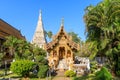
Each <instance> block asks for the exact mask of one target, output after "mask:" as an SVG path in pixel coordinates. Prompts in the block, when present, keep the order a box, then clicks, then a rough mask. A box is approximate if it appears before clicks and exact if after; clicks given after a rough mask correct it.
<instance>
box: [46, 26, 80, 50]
mask: <svg viewBox="0 0 120 80" xmlns="http://www.w3.org/2000/svg"><path fill="white" fill-rule="evenodd" d="M65 44H66V45H68V46H69V47H70V48H71V49H72V50H78V49H79V45H78V44H77V43H75V42H73V41H72V37H71V36H70V35H68V34H67V33H66V32H65V30H64V26H63V25H61V27H60V30H59V32H58V33H57V34H56V35H54V36H53V38H52V41H51V42H49V43H47V44H46V46H45V49H46V50H47V51H48V52H49V51H50V50H52V49H53V48H54V47H56V46H57V45H65Z"/></svg>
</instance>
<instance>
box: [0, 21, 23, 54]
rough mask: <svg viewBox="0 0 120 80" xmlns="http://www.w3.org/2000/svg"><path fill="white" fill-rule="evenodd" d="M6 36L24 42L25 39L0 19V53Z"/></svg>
mask: <svg viewBox="0 0 120 80" xmlns="http://www.w3.org/2000/svg"><path fill="white" fill-rule="evenodd" d="M7 36H15V37H17V38H19V39H24V40H25V37H24V36H22V34H21V32H20V31H19V30H17V29H16V28H14V27H13V26H11V25H10V24H8V23H7V22H5V21H3V20H2V19H0V52H1V50H2V47H3V42H4V41H5V38H6V37H7Z"/></svg>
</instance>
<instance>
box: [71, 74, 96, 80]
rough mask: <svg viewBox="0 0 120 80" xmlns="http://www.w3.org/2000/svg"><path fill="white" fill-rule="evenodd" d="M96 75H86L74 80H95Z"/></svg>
mask: <svg viewBox="0 0 120 80" xmlns="http://www.w3.org/2000/svg"><path fill="white" fill-rule="evenodd" d="M94 78H95V76H94V75H84V76H79V77H74V78H73V79H72V80H94Z"/></svg>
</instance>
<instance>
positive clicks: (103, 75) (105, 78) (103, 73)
mask: <svg viewBox="0 0 120 80" xmlns="http://www.w3.org/2000/svg"><path fill="white" fill-rule="evenodd" d="M95 76H96V77H95V80H112V75H111V74H110V72H109V71H108V70H107V68H105V67H102V68H101V70H100V71H98V72H96V73H95Z"/></svg>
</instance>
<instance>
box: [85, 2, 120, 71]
mask: <svg viewBox="0 0 120 80" xmlns="http://www.w3.org/2000/svg"><path fill="white" fill-rule="evenodd" d="M119 9H120V0H104V1H102V2H100V3H98V4H97V5H96V6H91V5H90V6H89V7H87V8H86V12H85V16H84V20H85V23H86V34H87V41H90V42H91V43H93V44H94V45H93V47H94V48H95V50H93V51H94V54H93V53H92V56H93V57H95V56H96V55H102V56H106V57H107V58H108V60H109V61H108V62H109V64H110V65H112V67H111V69H112V71H115V73H116V71H117V70H118V69H119V68H118V66H117V65H118V62H119V57H120V55H119V54H120V52H119V48H118V47H119V43H120V36H119V35H120V27H119V26H120V18H119V17H120V15H119V14H120V10H119ZM91 49H93V48H91Z"/></svg>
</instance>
